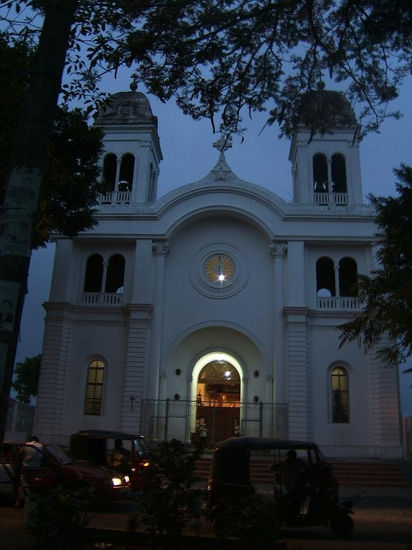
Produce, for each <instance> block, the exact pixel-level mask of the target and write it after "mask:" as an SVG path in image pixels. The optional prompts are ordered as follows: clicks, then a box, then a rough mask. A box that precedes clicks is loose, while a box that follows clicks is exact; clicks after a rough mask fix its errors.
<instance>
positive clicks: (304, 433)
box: [285, 307, 311, 439]
mask: <svg viewBox="0 0 412 550" xmlns="http://www.w3.org/2000/svg"><path fill="white" fill-rule="evenodd" d="M307 312H308V310H307V309H306V308H299V307H291V308H286V310H285V314H286V316H287V383H288V419H289V438H290V439H308V438H310V437H311V410H310V406H311V380H310V363H309V349H308V332H307Z"/></svg>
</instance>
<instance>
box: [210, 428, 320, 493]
mask: <svg viewBox="0 0 412 550" xmlns="http://www.w3.org/2000/svg"><path fill="white" fill-rule="evenodd" d="M285 449H288V450H289V449H306V450H307V449H311V450H312V449H313V450H315V451H316V453H317V454H320V453H319V450H318V447H317V445H316V443H312V442H310V441H295V440H289V439H272V438H269V437H248V436H240V437H231V438H230V439H225V440H224V441H221V442H220V443H217V445H216V447H215V451H214V453H213V461H212V471H211V476H212V478H213V480H214V481H215V482H224V483H232V484H241V485H245V484H246V485H247V484H250V464H249V455H250V452H251V451H259V450H262V451H265V450H285Z"/></svg>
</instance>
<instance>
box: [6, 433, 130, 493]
mask: <svg viewBox="0 0 412 550" xmlns="http://www.w3.org/2000/svg"><path fill="white" fill-rule="evenodd" d="M25 447H30V448H31V449H35V451H34V452H36V453H39V455H40V459H39V461H38V463H39V466H38V467H33V468H25V469H23V468H22V465H21V456H22V453H23V451H24V448H25ZM21 477H22V482H23V484H24V486H25V487H27V488H28V490H29V491H31V492H33V493H34V494H45V493H47V491H49V490H50V489H52V488H54V487H56V486H57V485H63V486H66V487H90V488H92V489H93V490H94V493H95V496H96V498H97V499H98V500H99V501H100V502H102V501H113V500H120V499H123V498H126V497H127V496H128V495H129V493H130V480H129V478H128V477H127V476H125V475H121V474H119V473H118V472H114V471H112V470H109V469H107V470H102V469H100V468H96V467H95V466H93V465H92V464H89V463H87V462H77V461H74V460H73V459H71V458H70V457H69V456H68V455H67V454H66V452H65V451H64V450H63V448H62V447H60V446H58V445H43V446H42V448H41V449H39V448H34V447H33V445H30V443H18V442H11V441H5V442H4V444H3V454H2V457H1V459H0V494H2V495H5V496H6V497H13V498H15V495H16V492H17V489H18V487H19V484H20V481H21Z"/></svg>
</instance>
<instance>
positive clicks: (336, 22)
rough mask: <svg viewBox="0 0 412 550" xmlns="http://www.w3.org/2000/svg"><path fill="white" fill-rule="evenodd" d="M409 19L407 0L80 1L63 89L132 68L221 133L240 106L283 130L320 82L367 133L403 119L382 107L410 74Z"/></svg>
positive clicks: (72, 93)
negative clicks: (349, 107)
mask: <svg viewBox="0 0 412 550" xmlns="http://www.w3.org/2000/svg"><path fill="white" fill-rule="evenodd" d="M9 4H10V5H13V6H16V5H18V4H21V5H24V4H26V5H29V6H31V8H32V10H36V9H39V7H42V6H43V5H44V2H33V1H32V2H30V1H29V0H27V1H26V2H17V1H15V2H9ZM411 19H412V4H411V3H410V2H409V0H382V1H381V0H367V1H365V0H362V1H360V0H282V1H280V0H252V1H250V0H237V1H234V0H195V1H193V0H179V1H176V0H173V1H171V0H154V1H150V2H149V1H148V0H143V1H142V0H83V1H82V2H79V3H78V9H77V12H76V18H75V21H74V22H73V26H72V43H71V48H70V51H69V53H68V58H67V69H68V74H69V75H70V78H69V79H68V83H66V85H65V87H64V94H65V98H66V99H67V100H69V99H70V98H74V97H76V98H81V99H82V100H85V99H90V98H92V97H93V96H95V95H96V94H98V83H99V80H100V78H101V77H102V76H103V75H104V74H107V72H113V73H114V74H116V73H117V71H118V69H119V67H121V66H127V67H130V68H131V72H134V73H137V74H138V76H139V79H140V81H141V82H142V83H143V84H144V85H145V87H146V88H147V90H148V91H149V92H151V93H153V94H155V95H156V96H158V97H159V98H160V99H161V100H162V101H167V100H168V99H170V98H172V97H174V98H175V99H176V102H177V104H178V105H179V106H180V108H181V109H182V110H183V112H184V113H186V114H189V115H191V116H192V117H193V118H195V119H198V118H200V117H208V118H210V119H211V120H212V121H214V120H215V119H218V118H219V119H220V124H221V129H222V130H223V131H224V133H225V134H226V133H228V132H241V130H242V125H241V118H242V114H243V112H244V111H246V112H247V113H248V114H249V115H250V114H253V112H254V111H262V110H267V111H268V113H269V115H268V123H269V124H272V123H274V122H277V123H278V124H279V125H280V127H281V131H282V133H283V134H285V135H287V136H290V135H291V134H292V132H293V130H294V123H295V118H294V117H295V116H296V113H297V111H298V108H299V104H300V101H301V95H302V94H305V93H307V92H308V91H311V90H316V89H319V87H321V86H322V85H324V84H325V83H326V84H327V86H328V88H331V87H332V88H335V89H339V90H341V91H344V92H345V94H346V96H347V99H348V100H349V101H350V102H351V103H352V104H353V105H355V106H356V110H357V118H358V119H359V120H360V122H362V124H363V129H362V131H361V133H363V134H365V133H366V132H368V131H371V130H377V129H378V128H379V125H380V124H381V123H382V121H383V120H384V119H385V118H386V117H388V116H392V117H398V116H399V113H398V112H388V105H389V103H390V102H391V101H393V100H394V99H395V98H396V97H397V95H398V93H399V87H400V85H401V83H402V81H403V80H404V79H405V77H406V76H407V75H409V74H410V72H411V32H410V21H411ZM227 113H230V114H231V116H227ZM319 123H321V121H319Z"/></svg>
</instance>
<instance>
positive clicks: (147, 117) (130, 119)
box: [95, 91, 157, 125]
mask: <svg viewBox="0 0 412 550" xmlns="http://www.w3.org/2000/svg"><path fill="white" fill-rule="evenodd" d="M156 121H157V119H156V117H155V116H153V113H152V109H151V107H150V103H149V100H148V99H147V97H146V96H145V95H144V94H142V93H141V92H135V91H131V92H118V93H116V94H113V95H111V96H110V97H109V98H108V99H107V100H106V101H105V103H104V104H103V105H102V106H101V107H100V109H99V111H98V113H97V115H96V117H95V124H97V125H105V124H122V125H124V124H142V123H146V124H147V123H156Z"/></svg>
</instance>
